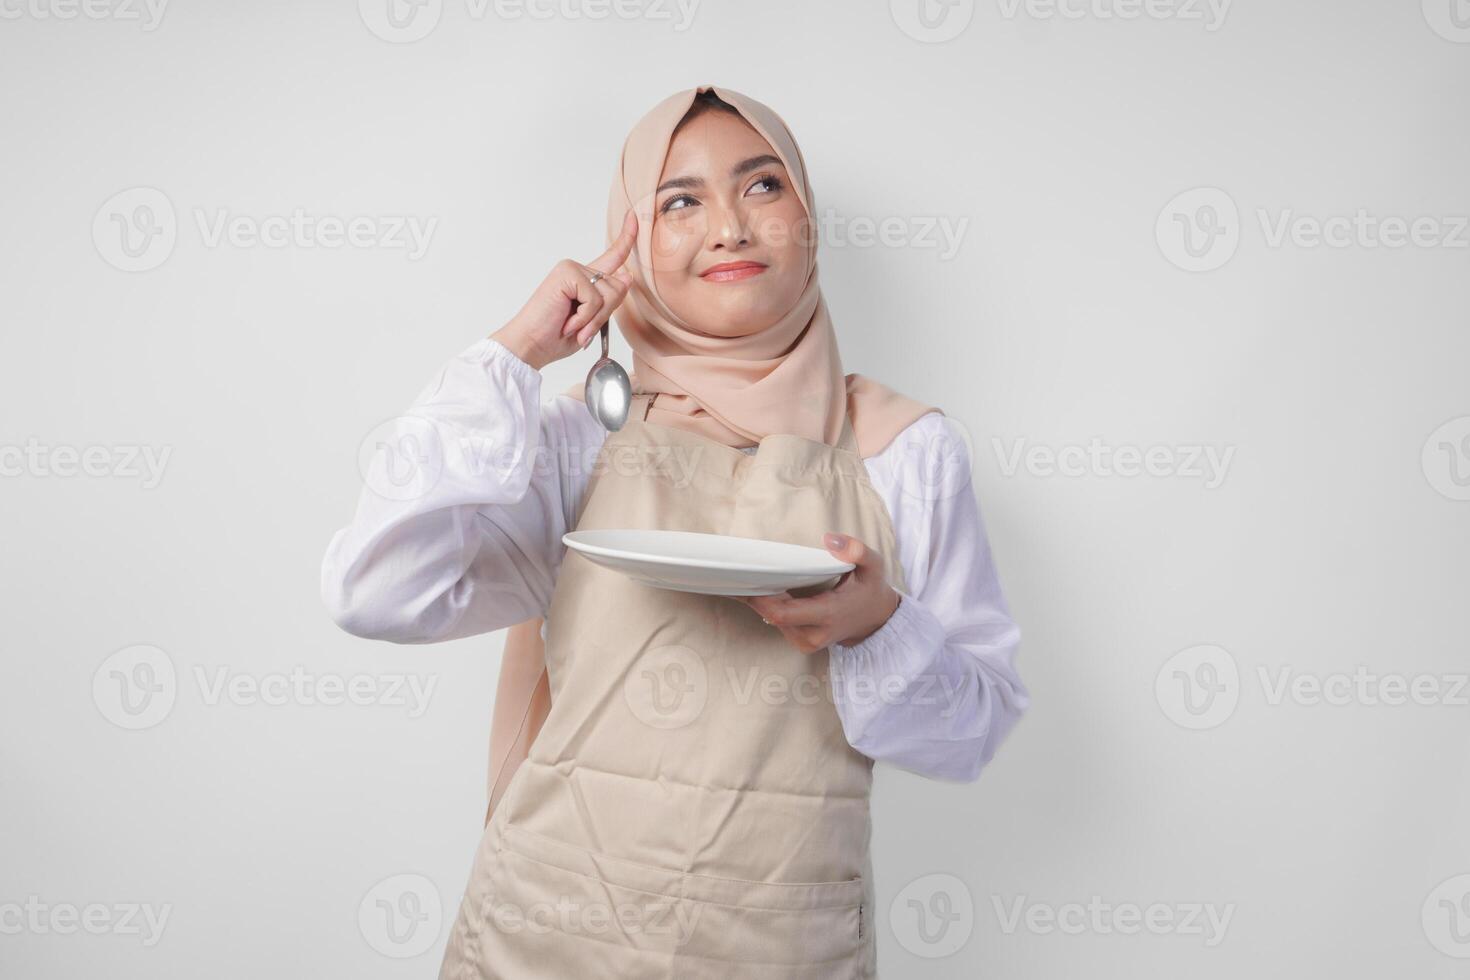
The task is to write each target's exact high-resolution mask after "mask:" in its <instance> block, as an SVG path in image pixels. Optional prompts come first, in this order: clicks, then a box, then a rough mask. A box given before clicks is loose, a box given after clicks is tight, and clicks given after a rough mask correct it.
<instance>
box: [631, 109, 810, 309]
mask: <svg viewBox="0 0 1470 980" xmlns="http://www.w3.org/2000/svg"><path fill="white" fill-rule="evenodd" d="M810 227H811V220H810V218H808V217H807V213H806V208H805V207H803V206H802V201H801V189H800V188H798V187H793V186H792V182H791V177H790V175H789V174H787V172H786V168H785V167H784V166H782V164H781V161H780V159H779V158H778V157H777V156H776V152H775V151H774V150H773V149H772V148H771V145H770V144H769V143H767V142H766V141H765V139H763V138H762V137H761V135H760V134H759V133H757V132H756V131H755V130H754V129H752V128H751V126H750V124H749V123H747V122H746V121H745V120H744V119H741V118H740V117H739V116H737V115H735V114H734V113H730V112H722V111H711V112H705V113H703V114H702V115H699V116H696V117H695V118H694V119H691V120H689V122H687V123H685V124H684V126H683V127H682V128H681V129H680V130H679V132H678V133H677V134H675V136H674V139H673V141H672V143H671V144H670V146H669V154H668V157H667V158H666V159H665V160H664V169H663V173H662V175H660V177H659V183H658V191H657V193H656V198H655V201H654V219H653V232H652V234H653V256H652V259H653V261H652V265H653V270H654V271H653V279H654V285H655V287H656V288H657V289H658V293H659V295H660V296H662V297H663V299H664V302H666V303H667V304H668V305H669V308H670V309H671V310H673V311H674V312H675V313H676V314H678V315H679V317H680V318H682V319H683V320H684V322H685V323H687V324H689V325H690V326H692V327H694V328H695V329H697V330H701V331H703V332H705V333H708V334H713V335H715V336H719V337H741V336H745V335H747V334H753V333H759V332H760V331H762V330H765V329H766V328H767V327H770V326H772V325H773V324H775V323H776V322H777V321H778V320H780V319H781V317H782V316H783V315H784V314H785V313H786V312H787V311H789V310H790V309H791V308H792V307H793V306H794V305H795V304H796V301H797V300H798V299H799V298H800V297H801V293H802V290H803V289H804V288H805V286H806V279H807V256H808V253H809V250H810V249H811V248H812V247H813V243H812V242H811V235H810V231H809V229H810Z"/></svg>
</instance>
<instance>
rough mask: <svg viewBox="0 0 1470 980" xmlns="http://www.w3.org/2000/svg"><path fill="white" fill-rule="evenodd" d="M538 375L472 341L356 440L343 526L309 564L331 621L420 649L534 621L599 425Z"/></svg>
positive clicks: (494, 347) (491, 344) (493, 347)
mask: <svg viewBox="0 0 1470 980" xmlns="http://www.w3.org/2000/svg"><path fill="white" fill-rule="evenodd" d="M540 393H541V375H540V373H539V372H537V371H536V370H535V369H534V368H532V367H531V366H530V365H529V364H527V363H525V362H524V361H522V360H521V359H520V358H518V357H516V356H515V355H514V354H513V353H511V352H510V351H509V350H508V349H507V348H506V347H505V346H504V345H502V344H500V343H499V342H498V341H495V340H492V339H489V338H486V339H484V340H481V341H478V342H477V343H475V344H473V345H472V346H470V347H469V348H467V349H466V350H464V351H463V352H461V353H460V354H459V355H458V356H457V357H454V358H453V359H451V360H450V361H449V362H448V363H446V364H445V365H444V367H443V368H442V369H441V370H440V371H439V374H438V375H437V376H436V377H435V378H434V379H433V380H432V381H431V382H430V383H429V384H428V385H427V386H426V387H425V388H424V390H423V391H422V392H421V393H420V394H419V396H418V397H417V398H416V399H415V400H414V402H413V404H412V405H411V406H409V407H408V409H407V410H406V411H405V412H404V413H403V414H402V415H400V416H399V417H398V418H395V419H392V420H391V421H388V422H385V423H383V424H382V425H380V426H378V427H377V428H376V429H375V430H373V432H372V433H370V434H369V436H368V438H367V439H366V440H365V441H364V443H363V445H362V448H361V452H360V459H361V464H362V470H363V487H362V490H361V492H360V493H359V495H358V499H357V509H356V512H355V513H354V515H353V517H352V521H351V523H349V524H348V525H347V526H346V527H344V528H342V529H341V530H339V531H337V533H336V534H335V535H334V536H333V537H332V539H331V542H330V543H329V544H328V545H327V550H326V554H325V556H324V557H323V559H322V568H321V594H322V600H323V602H324V603H325V604H326V607H327V609H328V611H329V612H330V614H331V616H332V619H333V620H334V621H335V622H336V623H337V625H338V626H340V627H341V628H342V629H344V630H346V631H347V632H349V633H352V634H354V635H357V636H362V637H367V638H371V639H380V640H391V641H393V642H395V643H431V642H434V641H438V640H449V639H456V638H459V637H464V636H471V635H474V634H477V633H486V632H490V631H493V630H498V629H502V628H504V627H508V626H512V625H514V624H516V623H520V622H522V621H523V620H526V619H531V618H534V617H537V616H540V615H541V614H543V613H544V612H545V610H546V607H547V605H548V603H549V602H550V598H551V592H552V587H553V585H554V584H555V581H556V573H557V569H558V567H559V565H560V562H561V559H562V556H563V555H564V553H565V546H564V545H563V544H562V542H561V537H562V534H563V533H564V532H565V531H566V529H567V527H568V525H569V523H570V521H571V520H572V518H573V515H572V513H571V508H572V506H573V502H575V501H576V500H578V499H580V496H581V493H582V491H583V490H584V489H585V484H586V472H587V469H588V468H587V467H586V466H582V465H579V464H580V463H581V462H582V461H584V460H585V459H586V457H587V453H588V451H592V452H595V450H596V447H597V445H598V444H600V438H599V436H600V435H601V434H602V429H601V428H600V427H598V426H597V424H596V422H595V421H593V420H592V419H591V417H590V416H588V415H587V413H586V409H585V408H584V407H583V406H582V405H581V403H579V402H577V401H575V400H573V399H569V398H557V399H554V400H553V401H552V402H551V403H549V404H546V405H543V404H541V402H540Z"/></svg>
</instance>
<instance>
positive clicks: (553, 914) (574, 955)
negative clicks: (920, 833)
mask: <svg viewBox="0 0 1470 980" xmlns="http://www.w3.org/2000/svg"><path fill="white" fill-rule="evenodd" d="M650 401H651V397H650V396H648V395H643V394H640V395H638V396H636V397H635V399H634V404H633V409H634V411H633V414H632V417H631V418H630V420H629V422H628V423H627V424H626V425H625V426H624V427H623V428H622V429H620V430H619V431H617V432H615V433H611V434H610V435H609V436H608V438H607V440H606V442H605V443H604V444H603V447H602V449H601V450H600V452H599V456H598V460H597V462H598V468H597V471H596V472H595V473H594V474H593V476H592V478H591V480H590V481H589V486H588V490H587V494H586V496H585V498H584V501H583V504H582V509H581V513H580V515H579V518H578V521H577V525H576V526H577V528H578V529H595V528H667V529H671V530H686V531H704V532H710V533H718V534H730V535H737V536H743V537H756V538H769V539H774V540H779V541H789V542H793V543H796V544H804V545H808V546H811V547H817V548H820V547H822V534H823V532H826V531H838V532H841V533H844V534H849V535H852V536H855V537H857V538H859V539H860V540H862V541H863V542H865V543H866V544H868V545H869V546H870V547H872V548H874V549H876V550H877V551H878V552H879V554H881V555H882V556H883V561H884V563H885V573H886V575H887V576H888V581H889V583H890V584H891V585H893V586H894V587H895V588H899V589H902V588H905V587H906V586H905V583H904V581H903V570H902V568H901V566H900V565H899V563H898V559H897V549H896V547H895V545H894V539H893V528H892V524H891V523H890V520H889V516H888V512H887V508H886V506H885V504H884V502H883V499H882V497H880V496H879V495H878V493H877V492H876V491H875V490H874V489H873V487H872V486H871V484H870V483H869V482H868V475H867V470H866V468H865V467H864V465H863V462H862V460H861V459H860V458H859V456H858V452H857V443H856V440H855V439H854V438H853V435H852V426H851V423H850V420H846V421H845V422H844V425H843V431H842V439H841V442H840V443H839V445H838V446H836V447H831V446H827V445H825V444H823V443H819V442H815V441H812V440H808V439H806V438H803V437H801V436H795V435H787V434H777V435H770V436H767V437H766V438H765V439H763V440H762V441H761V443H760V445H759V447H758V449H757V450H756V451H755V452H754V453H753V454H747V453H745V452H742V451H740V450H739V449H736V448H733V447H730V446H726V445H724V444H723V443H718V442H715V441H713V440H710V439H707V438H705V437H704V436H700V435H696V434H694V433H691V432H688V431H686V430H683V429H678V428H674V427H670V426H664V425H659V424H657V423H652V422H648V421H647V420H646V415H647V411H648V404H649V402H650ZM834 581H835V580H834ZM831 584H832V583H831V582H829V583H824V584H823V585H821V586H818V587H815V588H814V589H811V590H804V591H803V592H801V593H798V594H805V592H810V591H820V590H821V589H824V588H828V587H830V585H831ZM546 671H547V680H548V682H549V690H550V694H551V697H550V710H549V712H548V713H547V714H546V716H545V720H544V722H543V723H542V725H541V728H540V731H539V732H537V733H536V735H535V738H534V741H533V742H532V743H531V744H530V746H529V751H528V754H527V756H526V758H525V760H524V761H523V762H521V763H520V764H519V766H518V767H516V768H515V770H514V775H513V776H512V777H511V778H510V780H509V783H508V785H506V787H505V789H504V795H503V797H502V798H501V799H500V800H499V802H498V803H497V804H496V805H494V806H493V808H492V811H491V818H490V820H489V822H488V824H487V825H486V828H485V832H484V835H483V837H482V839H481V843H480V847H479V849H478V851H477V853H476V857H475V862H474V867H473V869H472V871H471V875H470V881H469V884H468V887H467V889H466V892H465V897H464V901H463V903H462V904H461V906H460V909H459V914H458V917H457V919H456V921H455V924H454V927H453V929H452V930H451V933H450V936H449V944H448V948H447V950H446V952H445V959H444V963H443V967H442V971H441V973H440V978H441V980H483V978H502V980H539V978H547V980H592V978H598V980H601V978H613V977H619V978H621V977H627V978H638V980H664V978H670V980H671V978H701V980H703V978H756V977H759V978H762V980H798V978H800V980H817V978H822V980H849V978H851V980H867V978H871V977H873V976H874V975H875V973H876V961H875V946H874V943H873V934H874V929H873V923H874V921H875V918H874V915H873V883H872V874H871V863H870V859H869V852H868V843H869V840H870V836H871V823H870V816H869V807H868V800H869V791H870V788H871V782H872V760H870V759H868V758H867V757H866V756H864V755H862V754H861V753H859V752H858V751H856V750H855V749H853V748H852V747H851V746H850V745H849V744H848V742H847V739H846V737H845V736H844V734H843V731H842V725H841V722H840V720H839V718H838V715H837V709H836V706H835V705H834V703H833V692H832V688H831V684H830V681H829V679H828V651H826V650H822V651H819V652H818V653H815V654H803V653H800V652H799V651H797V650H796V649H795V648H794V647H792V646H791V645H790V644H789V643H788V642H787V640H786V639H785V637H783V636H782V635H781V633H780V631H779V630H777V629H776V627H774V626H769V625H767V624H766V623H764V622H762V621H761V618H760V616H759V615H758V614H757V613H756V612H755V611H754V610H753V609H751V608H749V607H748V606H746V605H744V604H742V603H740V602H737V601H735V600H733V599H730V598H728V597H721V596H706V595H696V594H692V593H682V592H673V591H667V590H661V589H654V588H651V587H649V586H645V585H641V584H639V583H637V582H635V581H633V580H631V579H629V578H627V577H625V576H624V575H622V574H620V573H618V572H615V571H612V570H610V569H605V568H602V567H599V566H597V565H594V564H592V563H591V562H589V561H587V560H586V559H585V558H583V557H582V556H581V555H579V554H577V553H576V552H572V551H568V552H567V554H566V558H565V561H564V562H563V564H562V567H561V571H560V573H559V576H558V580H557V584H556V589H555V591H554V593H553V595H552V600H551V604H550V608H549V609H548V611H547V616H546ZM854 693H860V692H854Z"/></svg>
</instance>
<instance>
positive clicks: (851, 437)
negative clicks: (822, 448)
mask: <svg viewBox="0 0 1470 980" xmlns="http://www.w3.org/2000/svg"><path fill="white" fill-rule="evenodd" d="M837 448H838V449H846V450H848V451H849V452H851V453H852V454H853V455H854V456H857V455H859V454H858V443H857V436H856V435H855V434H854V433H853V431H852V416H851V415H849V414H848V413H846V412H844V413H843V415H842V434H841V435H840V436H838V437H837Z"/></svg>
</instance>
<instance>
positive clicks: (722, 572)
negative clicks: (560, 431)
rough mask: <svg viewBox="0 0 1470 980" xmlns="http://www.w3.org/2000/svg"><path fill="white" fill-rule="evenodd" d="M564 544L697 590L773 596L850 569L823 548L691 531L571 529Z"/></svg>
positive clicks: (652, 580)
mask: <svg viewBox="0 0 1470 980" xmlns="http://www.w3.org/2000/svg"><path fill="white" fill-rule="evenodd" d="M562 541H563V542H564V543H565V544H566V546H567V547H568V548H571V549H572V550H573V551H576V552H578V553H579V554H582V555H585V556H586V557H587V559H588V560H589V561H593V562H596V563H597V564H599V565H603V566H606V567H607V568H611V569H614V570H615V571H619V572H622V573H623V574H624V575H627V576H628V577H629V578H631V579H634V580H636V581H638V582H642V583H643V584H645V585H651V586H653V587H655V588H659V589H672V590H674V591H675V592H697V593H700V594H701V595H774V594H776V593H777V592H784V591H785V590H787V589H797V588H802V587H804V586H808V585H819V584H821V583H823V582H827V581H830V580H833V579H836V578H837V577H838V576H839V575H841V574H842V573H843V572H849V571H852V569H853V564H852V562H847V561H838V560H837V559H836V558H833V557H832V555H831V553H829V552H827V551H824V550H823V549H821V548H808V547H806V546H805V545H799V544H788V543H787V542H785V541H766V540H764V539H762V538H737V537H732V536H730V535H728V534H700V533H698V532H695V531H637V530H629V531H615V530H603V531H570V532H568V533H567V534H564V535H562Z"/></svg>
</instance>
